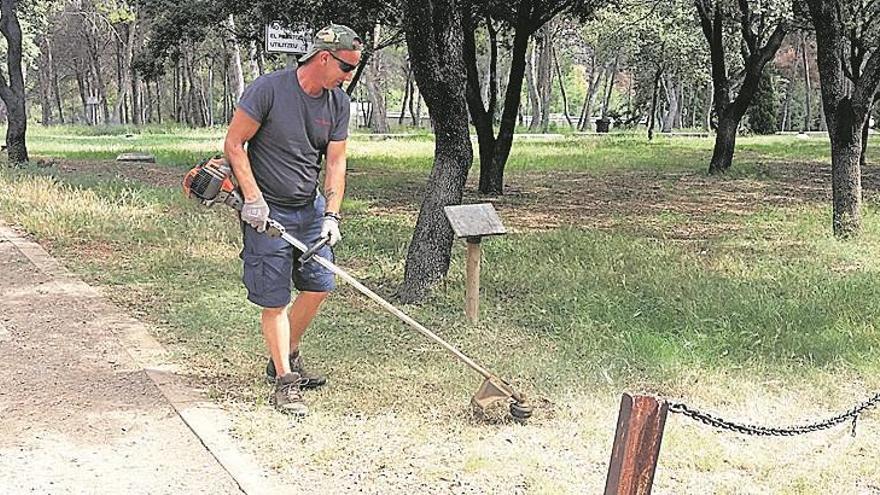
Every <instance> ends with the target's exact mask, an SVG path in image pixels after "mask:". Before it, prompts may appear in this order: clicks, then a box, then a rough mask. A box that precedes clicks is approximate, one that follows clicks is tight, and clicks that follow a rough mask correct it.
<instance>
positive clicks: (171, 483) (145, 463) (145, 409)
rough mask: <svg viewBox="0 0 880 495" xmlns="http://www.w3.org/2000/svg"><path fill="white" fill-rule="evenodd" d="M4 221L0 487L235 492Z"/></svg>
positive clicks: (109, 323)
mask: <svg viewBox="0 0 880 495" xmlns="http://www.w3.org/2000/svg"><path fill="white" fill-rule="evenodd" d="M4 229H6V228H5V227H3V226H2V225H0V273H2V274H3V276H2V277H0V363H2V364H3V372H2V373H0V417H2V418H3V419H2V425H3V427H2V428H0V487H2V488H0V491H2V493H10V494H13V493H41V494H56V493H57V494H71V493H89V494H97V493H151V494H178V493H207V492H210V493H230V494H231V493H241V491H240V490H239V487H238V485H237V483H236V482H235V480H233V479H232V478H231V477H230V476H229V474H228V473H227V472H226V471H224V469H223V467H222V466H221V465H220V464H218V463H217V461H216V460H215V458H214V457H213V456H212V455H211V453H210V452H208V451H207V450H206V449H205V448H204V446H203V445H202V443H201V441H200V439H199V438H198V437H197V436H196V435H194V434H193V433H192V432H191V431H190V430H189V429H188V427H187V425H186V424H185V423H184V422H183V421H182V420H181V418H180V417H178V415H177V414H176V413H175V411H174V409H173V408H172V407H171V406H170V405H169V403H168V402H167V401H166V400H165V398H164V397H163V396H162V394H161V393H160V391H159V390H158V389H157V388H156V386H155V385H154V383H153V382H152V381H151V380H150V378H149V377H148V376H147V374H146V373H145V372H144V370H143V369H141V367H140V366H138V365H137V364H136V363H135V362H134V360H133V359H132V357H131V356H130V355H129V354H128V353H127V351H126V349H125V348H124V347H123V346H122V345H121V344H120V342H119V341H118V340H117V338H116V336H115V335H114V331H113V326H114V323H113V320H114V316H113V314H112V313H109V312H108V311H110V309H109V308H110V306H109V305H108V304H106V303H104V302H102V299H101V298H100V296H99V295H98V293H97V292H95V291H93V290H91V289H90V288H89V287H88V286H86V285H85V284H84V283H82V282H80V281H78V280H76V279H73V278H67V277H59V276H57V274H54V273H46V272H45V271H43V270H42V269H40V268H38V267H37V266H36V265H35V264H34V263H33V262H32V261H31V260H30V259H29V258H28V257H27V256H25V255H24V254H23V251H22V250H21V249H20V248H19V246H18V245H17V244H16V243H15V242H12V241H11V240H10V239H9V238H8V237H7V234H8V233H9V232H11V231H9V230H8V229H7V230H4Z"/></svg>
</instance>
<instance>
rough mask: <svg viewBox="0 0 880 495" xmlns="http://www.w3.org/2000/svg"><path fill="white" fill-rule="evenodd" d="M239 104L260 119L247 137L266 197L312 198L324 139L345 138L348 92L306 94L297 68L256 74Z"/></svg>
mask: <svg viewBox="0 0 880 495" xmlns="http://www.w3.org/2000/svg"><path fill="white" fill-rule="evenodd" d="M238 108H240V109H241V110H243V111H244V112H246V113H247V114H248V115H249V116H250V117H251V118H253V119H254V120H256V121H257V122H259V123H260V128H259V130H257V133H256V134H255V135H254V136H253V137H252V138H251V139H250V141H248V148H247V152H248V158H249V159H250V162H251V169H252V170H253V172H254V178H255V179H256V181H257V185H258V186H259V187H260V190H261V191H262V192H263V197H264V198H265V199H266V201H268V202H270V203H275V204H280V205H287V206H302V205H305V204H309V203H310V202H312V201H313V200H314V199H315V193H316V191H317V188H318V174H319V173H320V171H321V158H322V157H323V155H325V154H326V151H327V143H329V142H330V141H344V140H345V139H346V138H348V117H349V112H350V107H349V98H348V95H347V94H345V91H343V90H342V89H340V88H334V89H333V91H332V94H331V91H327V90H325V91H323V92H322V93H321V95H320V96H317V97H314V96H310V95H308V94H306V92H305V91H303V89H302V87H301V86H300V85H299V80H298V79H297V77H296V72H295V71H294V70H292V69H285V70H280V71H277V72H272V73H270V74H266V75H263V76H260V77H258V78H257V79H256V80H255V81H254V82H253V83H251V85H250V86H248V88H247V89H246V90H245V91H244V94H243V95H242V96H241V100H240V101H239V102H238Z"/></svg>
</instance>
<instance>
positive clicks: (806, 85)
mask: <svg viewBox="0 0 880 495" xmlns="http://www.w3.org/2000/svg"><path fill="white" fill-rule="evenodd" d="M801 57H802V62H803V69H804V127H803V129H804V132H807V131H809V130H810V126H811V125H812V123H813V119H812V118H811V117H810V109H811V108H812V104H811V102H810V99H811V94H810V93H811V92H812V89H811V88H810V64H809V62H808V61H807V35H806V34H801Z"/></svg>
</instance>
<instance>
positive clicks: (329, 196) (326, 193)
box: [324, 189, 336, 199]
mask: <svg viewBox="0 0 880 495" xmlns="http://www.w3.org/2000/svg"><path fill="white" fill-rule="evenodd" d="M324 197H326V198H327V199H333V198H334V197H336V191H334V190H333V189H327V190H326V191H324Z"/></svg>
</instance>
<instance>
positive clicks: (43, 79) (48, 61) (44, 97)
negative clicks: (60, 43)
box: [38, 37, 52, 126]
mask: <svg viewBox="0 0 880 495" xmlns="http://www.w3.org/2000/svg"><path fill="white" fill-rule="evenodd" d="M40 65H41V66H42V67H43V69H44V70H41V71H40V72H39V73H38V76H39V82H40V113H41V114H42V115H41V118H40V124H42V125H43V126H48V125H50V124H51V123H52V72H51V70H52V69H51V67H52V55H51V54H50V53H49V42H48V40H47V39H46V38H45V37H44V38H43V39H42V40H40Z"/></svg>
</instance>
